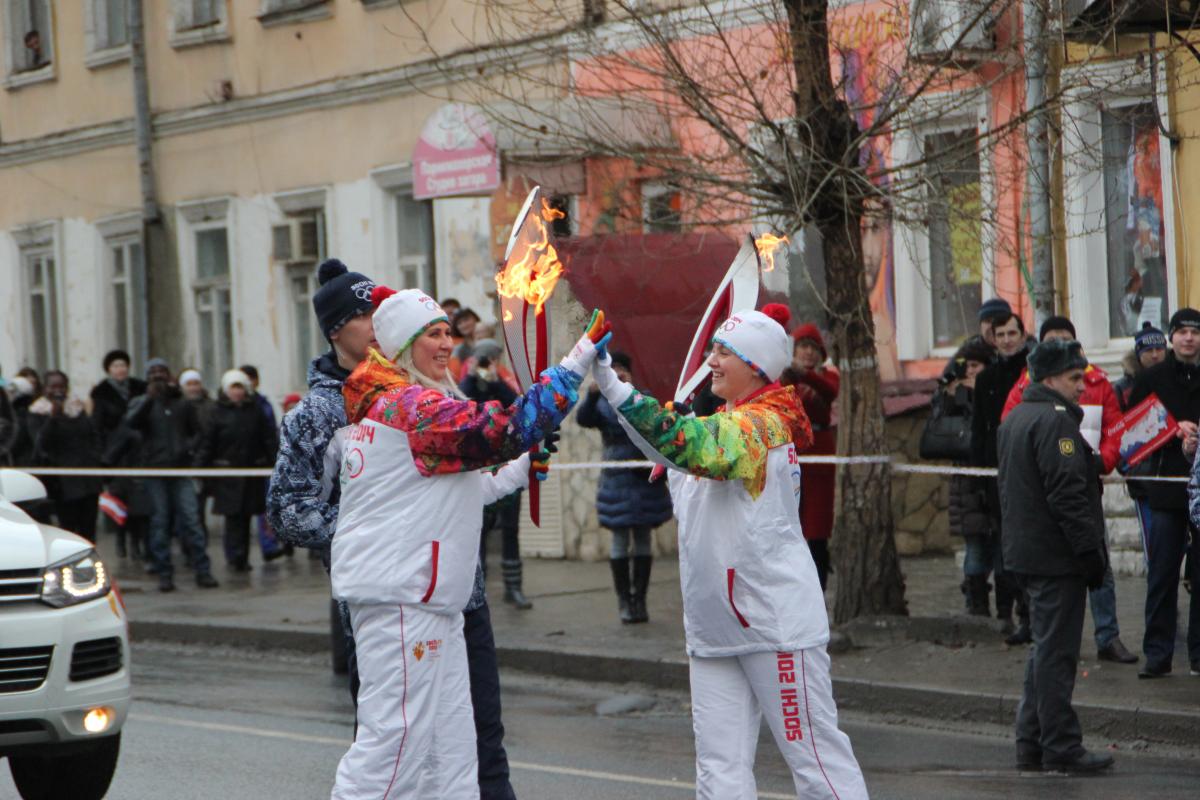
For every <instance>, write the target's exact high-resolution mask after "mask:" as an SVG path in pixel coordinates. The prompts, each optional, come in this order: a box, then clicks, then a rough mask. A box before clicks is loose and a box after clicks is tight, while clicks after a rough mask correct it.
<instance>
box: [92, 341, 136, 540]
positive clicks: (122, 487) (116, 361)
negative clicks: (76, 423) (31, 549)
mask: <svg viewBox="0 0 1200 800" xmlns="http://www.w3.org/2000/svg"><path fill="white" fill-rule="evenodd" d="M132 363H133V361H132V359H130V357H129V353H127V352H125V351H124V350H110V351H109V352H107V353H105V355H104V359H103V361H102V362H101V365H102V366H103V368H104V373H105V374H104V378H102V379H101V380H100V382H99V383H97V384H96V385H94V386H93V387H92V390H91V392H90V393H89V397H90V398H91V401H92V424H93V425H95V427H96V432H97V434H98V435H99V436H100V451H101V452H102V453H103V452H107V451H108V450H109V449H110V448H112V447H113V446H114V445H115V444H116V437H117V433H118V431H119V430H120V428H121V420H122V418H124V416H125V412H126V411H128V410H129V403H130V401H131V400H133V399H134V398H136V397H141V396H142V395H143V394H145V393H146V382H145V381H143V380H141V379H140V378H135V377H133V376H132V375H130V374H129V373H130V365H131V364H132ZM117 466H136V464H134V463H122V464H118V465H117ZM105 490H106V492H107V494H108V495H110V496H111V497H112V498H113V499H115V500H116V501H118V502H120V503H121V504H122V505H124V506H125V511H126V516H125V523H124V524H123V525H122V524H119V523H118V522H116V521H115V520H112V519H111V518H108V517H106V519H108V520H109V522H108V523H106V526H107V527H108V528H109V529H110V530H111V531H112V532H113V534H114V535H115V536H116V539H117V556H118V557H120V558H125V557H127V556H128V554H129V552H130V550H132V552H133V556H134V558H141V557H142V555H143V553H142V545H143V543H144V542H145V539H146V535H147V531H148V530H149V525H150V506H149V502H148V501H147V498H146V497H145V492H143V491H142V490H141V488H140V482H138V481H134V480H132V479H131V478H111V479H109V480H108V481H107V483H106V486H105Z"/></svg>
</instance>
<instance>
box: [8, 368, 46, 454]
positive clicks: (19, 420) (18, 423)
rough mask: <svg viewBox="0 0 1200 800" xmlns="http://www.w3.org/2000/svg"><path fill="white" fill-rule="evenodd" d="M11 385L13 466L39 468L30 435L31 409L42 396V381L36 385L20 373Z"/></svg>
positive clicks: (10, 449) (11, 452)
mask: <svg viewBox="0 0 1200 800" xmlns="http://www.w3.org/2000/svg"><path fill="white" fill-rule="evenodd" d="M21 372H25V370H21ZM10 385H11V387H12V390H11V393H10V399H11V401H12V416H13V425H14V428H15V429H14V431H13V436H12V442H11V444H10V445H9V451H8V452H9V458H10V460H11V462H12V464H13V466H17V467H33V466H37V465H36V464H34V463H33V437H32V436H30V435H29V407H30V406H31V405H33V403H34V401H36V400H37V399H38V398H39V397H40V396H41V392H40V391H39V389H38V387H40V386H41V381H38V383H37V384H35V383H34V382H33V381H31V380H30V379H29V378H28V377H27V376H26V375H22V374H20V373H18V374H17V376H16V377H15V378H13V379H12V381H11V383H10Z"/></svg>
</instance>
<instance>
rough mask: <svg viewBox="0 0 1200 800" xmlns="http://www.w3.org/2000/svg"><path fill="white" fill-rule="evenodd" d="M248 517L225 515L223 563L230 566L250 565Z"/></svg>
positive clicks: (244, 515)
mask: <svg viewBox="0 0 1200 800" xmlns="http://www.w3.org/2000/svg"><path fill="white" fill-rule="evenodd" d="M250 519H251V518H250V516H249V515H248V514H226V515H225V562H226V563H227V564H229V565H230V566H243V565H245V564H249V563H250Z"/></svg>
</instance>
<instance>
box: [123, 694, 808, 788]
mask: <svg viewBox="0 0 1200 800" xmlns="http://www.w3.org/2000/svg"><path fill="white" fill-rule="evenodd" d="M129 719H131V720H133V721H135V722H155V723H158V724H160V725H175V726H178V727H180V728H196V729H199V730H205V731H217V732H220V733H240V734H244V735H246V736H260V737H262V738H264V739H287V740H288V741H292V742H308V743H310V744H328V745H337V746H338V747H343V748H345V747H349V746H350V742H348V741H347V740H345V739H335V738H334V737H332V736H311V735H309V734H307V733H292V732H291V731H275V730H270V729H265V728H250V727H247V726H245V725H230V724H228V723H224V722H200V721H198V720H190V719H180V718H179V717H160V716H158V715H155V714H141V713H137V712H135V713H132V714H130V715H129ZM508 765H509V766H510V767H511V768H512V769H523V770H527V771H529V772H543V773H549V774H551V775H564V776H568V777H572V778H591V779H592V780H598V781H610V782H612V783H632V784H637V785H639V786H658V787H662V788H665V789H678V790H680V791H684V792H695V791H696V784H694V783H684V782H683V781H669V780H665V779H663V778H643V777H641V776H640V775H628V774H626V773H623V772H603V771H601V770H592V769H575V768H574V767H556V766H552V765H550V764H533V763H531V762H528V761H509V762H508ZM758 796H759V798H762V800H793V798H794V797H795V795H791V794H778V793H775V792H759V793H758Z"/></svg>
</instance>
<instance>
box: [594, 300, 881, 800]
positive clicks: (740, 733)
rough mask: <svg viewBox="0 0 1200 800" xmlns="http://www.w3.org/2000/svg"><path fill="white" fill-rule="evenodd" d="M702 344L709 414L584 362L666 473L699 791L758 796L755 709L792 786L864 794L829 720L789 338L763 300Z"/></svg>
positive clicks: (846, 747)
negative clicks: (669, 404) (706, 349)
mask: <svg viewBox="0 0 1200 800" xmlns="http://www.w3.org/2000/svg"><path fill="white" fill-rule="evenodd" d="M712 344H713V350H712V354H711V355H710V357H709V360H708V365H709V367H710V368H711V369H712V388H713V392H714V393H715V394H716V395H717V396H718V397H720V398H722V399H724V400H725V406H724V410H721V411H718V412H717V413H715V414H713V415H712V416H710V417H704V418H696V417H691V416H683V415H681V414H678V413H675V412H673V411H669V410H666V409H663V408H662V407H660V406H659V404H658V403H657V402H655V400H654V399H653V398H650V397H647V396H645V395H643V394H641V393H639V392H637V391H636V390H635V389H634V388H633V387H632V386H631V385H630V384H628V383H624V382H623V381H621V379H620V378H618V377H617V374H616V372H614V371H613V369H612V367H611V365H610V359H609V358H608V357H607V354H604V355H602V356H601V358H600V360H598V361H597V362H596V365H595V368H594V371H595V376H596V380H597V383H599V385H600V390H601V392H603V394H604V396H605V398H606V399H607V400H608V402H609V403H610V404H611V405H612V407H613V408H614V409H616V410H617V413H618V414H619V415H620V418H621V421H622V424H623V425H624V426H625V427H626V429H627V430H628V431H629V433H630V438H631V439H632V440H633V441H634V443H635V444H637V445H638V446H639V448H640V449H641V450H642V452H644V453H645V454H646V455H647V456H648V457H650V458H651V459H653V460H654V461H657V462H658V463H660V464H663V465H664V466H666V467H668V472H669V475H670V488H671V496H672V499H673V500H674V502H675V516H676V518H677V519H678V520H679V576H680V582H681V583H682V587H683V612H684V614H683V616H684V629H685V632H686V636H687V650H688V655H689V657H690V677H691V686H692V727H693V730H694V731H695V734H696V796H697V798H700V800H750V798H754V797H757V794H756V789H755V782H754V750H755V744H756V742H757V739H758V731H759V726H760V722H761V720H762V718H763V717H764V716H765V717H766V719H767V724H768V725H769V727H770V729H771V733H772V734H773V735H774V738H775V742H776V744H777V745H778V747H779V750H780V752H781V753H782V754H783V757H784V759H785V760H786V762H787V764H788V766H789V767H790V768H791V770H792V776H793V780H794V782H795V786H796V792H797V796H799V797H804V798H822V800H825V799H828V800H833V798H837V800H851V798H855V799H858V798H865V797H867V789H866V786H865V784H864V782H863V777H862V772H861V771H860V769H859V766H858V762H857V760H856V759H855V757H854V752H853V750H852V749H851V747H850V740H849V738H848V737H847V736H846V735H845V734H844V733H842V732H841V731H840V730H838V727H837V707H836V706H835V705H834V702H833V690H832V683H831V681H830V677H829V656H828V655H827V654H826V652H825V645H826V643H827V642H828V641H829V621H828V619H827V617H826V613H825V601H824V598H823V596H822V593H821V585H820V583H819V581H818V579H817V570H816V568H815V567H814V565H813V560H812V556H811V555H810V554H809V549H808V546H807V545H806V544H805V542H804V534H803V533H802V532H801V527H800V518H799V512H798V508H797V502H796V500H797V494H798V492H799V490H800V467H799V464H798V462H797V457H796V450H797V448H799V449H804V448H806V447H808V446H809V445H810V444H811V442H812V432H811V429H810V427H809V422H808V418H807V417H806V416H805V414H804V409H803V408H802V406H801V403H800V400H799V399H798V398H797V396H796V393H795V390H794V388H793V387H790V386H789V387H781V386H780V385H779V383H778V379H779V376H780V374H781V373H782V372H783V369H784V367H786V366H787V364H788V362H789V361H790V360H791V347H790V346H789V345H790V339H789V337H788V335H787V332H786V331H784V329H783V327H781V326H780V325H779V323H778V322H776V321H775V320H774V319H771V318H770V317H768V316H767V315H765V314H763V313H762V312H759V311H739V312H737V313H735V314H734V315H733V316H731V317H730V318H729V319H728V320H726V321H725V322H724V324H722V325H721V326H720V327H719V328H718V329H717V333H716V336H714V337H713V342H712Z"/></svg>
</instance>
